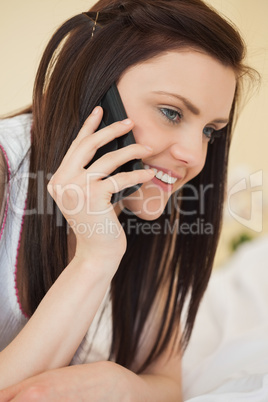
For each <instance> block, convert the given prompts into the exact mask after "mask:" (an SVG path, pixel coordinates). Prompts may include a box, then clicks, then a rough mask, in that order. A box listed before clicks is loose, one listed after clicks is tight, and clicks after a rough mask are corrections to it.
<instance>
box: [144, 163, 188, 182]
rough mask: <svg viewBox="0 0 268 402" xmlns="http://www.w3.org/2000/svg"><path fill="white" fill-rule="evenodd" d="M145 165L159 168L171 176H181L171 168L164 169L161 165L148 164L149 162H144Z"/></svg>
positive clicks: (179, 178)
mask: <svg viewBox="0 0 268 402" xmlns="http://www.w3.org/2000/svg"><path fill="white" fill-rule="evenodd" d="M145 164H146V165H148V166H150V168H155V169H157V170H161V171H162V172H164V173H167V174H168V175H169V176H171V177H176V179H178V180H181V179H182V176H179V175H178V174H177V173H175V172H173V171H172V170H171V169H166V168H163V167H161V166H157V165H150V164H149V163H145Z"/></svg>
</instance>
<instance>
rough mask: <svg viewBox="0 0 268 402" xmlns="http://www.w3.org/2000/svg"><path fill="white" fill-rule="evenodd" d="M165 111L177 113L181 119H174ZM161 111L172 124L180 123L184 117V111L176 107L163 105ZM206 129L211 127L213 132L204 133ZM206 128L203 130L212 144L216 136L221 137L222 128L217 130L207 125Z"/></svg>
mask: <svg viewBox="0 0 268 402" xmlns="http://www.w3.org/2000/svg"><path fill="white" fill-rule="evenodd" d="M164 111H168V112H172V113H175V114H176V115H177V116H178V117H179V119H178V120H173V119H170V118H168V117H167V114H166V113H165V112H164ZM160 112H161V113H162V115H163V116H164V118H165V119H166V120H167V121H168V123H171V124H173V125H174V124H179V123H180V121H181V120H182V119H183V113H182V111H178V110H174V109H171V108H167V107H162V108H160ZM205 129H211V130H212V132H211V133H210V134H205V133H204V130H205ZM204 130H203V134H204V135H205V136H206V138H207V139H208V142H209V143H210V144H212V143H213V142H214V140H215V138H218V137H220V132H221V130H216V129H215V128H213V127H205V128H204Z"/></svg>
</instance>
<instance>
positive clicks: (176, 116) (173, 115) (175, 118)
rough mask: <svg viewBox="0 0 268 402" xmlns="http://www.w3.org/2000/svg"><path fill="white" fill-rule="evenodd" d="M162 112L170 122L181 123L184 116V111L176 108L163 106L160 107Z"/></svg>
mask: <svg viewBox="0 0 268 402" xmlns="http://www.w3.org/2000/svg"><path fill="white" fill-rule="evenodd" d="M160 111H161V113H162V114H163V115H164V116H165V117H166V118H167V120H168V121H169V122H170V123H174V124H176V123H179V122H180V121H181V119H182V117H183V114H182V112H179V111H177V110H174V109H169V108H166V107H163V108H161V109H160Z"/></svg>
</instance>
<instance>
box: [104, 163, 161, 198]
mask: <svg viewBox="0 0 268 402" xmlns="http://www.w3.org/2000/svg"><path fill="white" fill-rule="evenodd" d="M154 176H155V173H154V171H153V170H152V169H140V170H133V171H132V172H121V173H117V174H116V175H114V176H110V177H107V179H105V180H103V181H102V184H103V186H105V190H106V191H108V193H110V194H111V196H112V194H115V193H118V191H121V190H124V189H125V188H128V187H132V186H134V185H136V184H139V183H146V182H148V181H150V180H152V178H153V177H154Z"/></svg>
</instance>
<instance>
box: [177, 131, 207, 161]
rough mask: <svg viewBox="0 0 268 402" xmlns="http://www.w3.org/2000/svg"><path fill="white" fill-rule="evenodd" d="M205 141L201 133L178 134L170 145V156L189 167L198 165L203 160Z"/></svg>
mask: <svg viewBox="0 0 268 402" xmlns="http://www.w3.org/2000/svg"><path fill="white" fill-rule="evenodd" d="M206 147H207V145H206V143H205V142H204V139H203V134H202V132H201V134H200V133H199V134H192V135H190V134H189V135H187V134H186V135H180V134H179V136H178V138H176V141H173V143H172V144H171V146H170V148H169V149H170V153H171V156H172V157H173V158H174V159H176V160H177V161H179V162H180V163H183V164H185V165H187V166H189V167H195V166H199V165H200V164H202V163H203V162H204V157H205V154H206Z"/></svg>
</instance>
